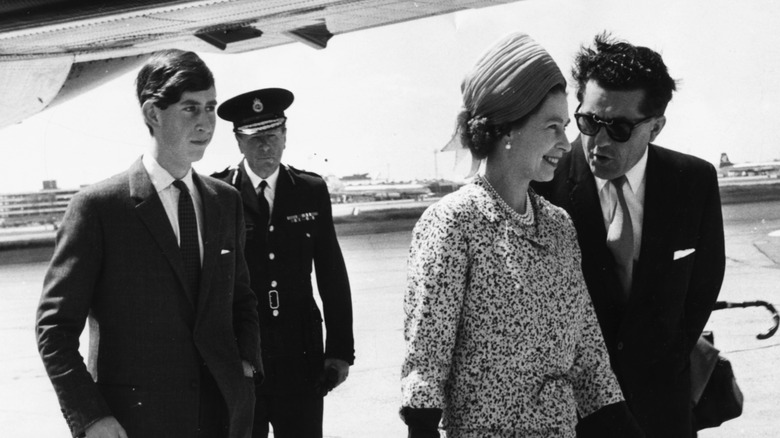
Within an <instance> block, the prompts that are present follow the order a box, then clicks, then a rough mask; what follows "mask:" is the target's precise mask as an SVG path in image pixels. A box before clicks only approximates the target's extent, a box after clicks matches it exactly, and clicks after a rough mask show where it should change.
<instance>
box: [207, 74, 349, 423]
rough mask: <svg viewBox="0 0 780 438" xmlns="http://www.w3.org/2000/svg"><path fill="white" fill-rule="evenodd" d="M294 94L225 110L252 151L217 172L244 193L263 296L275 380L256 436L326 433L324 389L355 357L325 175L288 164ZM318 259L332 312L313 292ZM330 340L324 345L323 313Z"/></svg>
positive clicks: (263, 398)
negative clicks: (284, 158)
mask: <svg viewBox="0 0 780 438" xmlns="http://www.w3.org/2000/svg"><path fill="white" fill-rule="evenodd" d="M292 101H293V94H292V93H291V92H289V91H287V90H284V89H281V88H267V89H262V90H257V91H252V92H249V93H245V94H242V95H239V96H236V97H234V98H232V99H230V100H228V101H226V102H225V103H223V104H222V105H220V107H219V109H218V111H217V114H218V115H219V117H221V118H222V119H225V120H227V121H230V122H232V123H233V130H234V132H235V136H236V140H237V142H238V147H239V149H240V150H241V153H242V154H243V155H244V159H243V160H242V162H241V163H240V164H239V166H238V167H237V168H235V169H228V170H225V171H224V172H221V173H219V174H216V175H214V176H215V177H217V178H221V179H223V180H224V181H226V182H228V183H229V184H231V185H233V186H234V187H235V188H236V189H238V191H239V192H241V196H242V198H243V200H244V215H245V217H246V226H247V243H246V260H247V263H248V265H249V272H250V277H251V284H252V290H253V291H254V292H255V293H256V294H257V298H258V303H259V308H258V310H259V314H260V334H261V336H262V341H263V364H264V366H265V370H266V379H265V381H264V382H263V383H262V385H261V386H259V387H258V388H257V404H256V409H255V425H254V431H253V437H256V438H257V437H267V436H268V432H269V423H270V424H271V425H272V426H273V431H274V436H275V437H276V438H319V437H321V436H322V412H323V396H324V395H325V394H326V393H327V392H328V391H329V390H330V389H332V388H334V387H336V386H338V385H339V384H341V383H342V382H343V381H344V380H345V379H346V378H347V374H348V373H349V366H350V365H352V363H353V361H354V340H353V335H352V301H351V295H350V287H349V279H348V277H347V270H346V267H345V265H344V258H343V256H342V254H341V249H340V248H339V243H338V240H337V239H336V231H335V228H334V226H333V217H332V214H331V206H330V196H329V194H328V188H327V186H326V185H325V181H324V180H323V179H322V178H321V177H320V176H319V175H316V174H314V173H310V172H304V171H301V170H297V169H294V168H292V167H290V166H285V165H282V164H281V159H282V153H283V152H284V149H285V147H286V145H287V127H286V120H287V118H286V117H285V115H284V111H285V110H286V109H287V108H288V107H289V106H290V104H292ZM312 262H313V264H314V267H315V269H316V275H317V289H318V291H319V295H320V298H321V300H322V305H323V312H324V315H322V314H321V313H320V309H319V308H318V307H317V304H316V302H315V301H314V297H313V294H312V284H311V273H312V272H311V271H312ZM323 316H324V320H325V327H326V329H327V340H326V342H325V348H324V349H323V345H322V340H323V336H322V335H323V333H322V321H323Z"/></svg>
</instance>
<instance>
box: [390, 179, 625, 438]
mask: <svg viewBox="0 0 780 438" xmlns="http://www.w3.org/2000/svg"><path fill="white" fill-rule="evenodd" d="M529 199H530V202H531V205H532V207H533V209H534V213H535V216H536V220H535V221H534V223H533V224H532V225H521V224H520V223H519V222H517V221H516V220H514V219H512V218H511V216H510V215H509V214H508V213H507V212H506V211H505V210H503V209H502V207H501V206H500V205H499V204H498V202H497V200H496V199H495V198H494V197H493V195H492V194H491V193H490V192H489V191H488V190H487V188H486V187H485V185H484V182H483V181H482V180H481V179H479V178H478V179H477V180H476V181H475V182H474V183H472V184H469V185H467V186H465V187H463V188H461V189H460V190H459V191H457V192H455V193H453V194H450V195H448V196H446V197H444V198H443V199H442V200H441V201H439V202H438V203H436V204H434V205H432V206H431V207H429V208H428V210H427V211H426V212H425V213H424V214H423V216H422V217H421V218H420V220H419V222H418V223H417V225H416V226H415V228H414V232H413V239H412V246H411V250H410V254H409V260H408V286H407V293H406V297H405V300H404V310H405V314H406V319H405V324H404V337H405V339H406V355H405V358H404V362H403V366H402V376H401V386H402V397H403V399H402V406H408V407H413V408H415V407H416V408H421V407H428V408H440V409H443V411H444V418H443V425H444V429H445V430H446V431H447V433H448V435H447V436H448V438H449V437H465V436H468V437H472V436H480V437H484V436H533V437H537V436H538V437H574V436H575V432H574V428H575V425H576V423H577V412H579V414H580V416H582V417H585V416H587V415H589V414H591V413H593V412H594V411H596V410H597V409H599V408H600V407H602V406H606V405H609V404H612V403H617V402H619V401H622V400H623V395H622V393H621V391H620V387H619V386H618V383H617V380H616V379H615V376H614V375H613V373H612V371H611V369H610V364H609V357H608V355H607V350H606V347H605V346H604V341H603V339H602V336H601V332H600V329H599V325H598V322H597V320H596V315H595V313H594V310H593V306H592V304H591V301H590V296H589V295H588V292H587V290H586V287H585V281H584V280H583V277H582V272H581V268H580V260H581V259H580V252H579V248H578V246H577V237H576V234H575V233H576V232H575V230H574V226H573V225H572V222H571V220H570V219H569V216H568V215H567V214H566V213H565V211H564V210H563V209H560V208H558V207H555V206H553V205H552V204H550V203H548V202H547V201H546V200H545V199H543V198H542V197H540V196H538V195H536V194H535V193H533V191H531V193H530V197H529Z"/></svg>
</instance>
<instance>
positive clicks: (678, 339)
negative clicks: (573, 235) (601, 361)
mask: <svg viewBox="0 0 780 438" xmlns="http://www.w3.org/2000/svg"><path fill="white" fill-rule="evenodd" d="M535 188H536V189H537V190H538V191H539V193H540V194H542V195H543V196H545V197H546V198H547V199H548V200H550V201H551V202H553V203H554V204H557V205H559V206H562V207H563V208H565V209H566V211H568V212H569V214H570V215H571V217H572V220H573V221H574V226H575V227H576V228H577V234H578V239H579V243H580V248H581V249H582V259H583V263H582V266H583V273H584V275H585V281H586V283H587V284H588V290H589V292H590V294H591V297H592V299H593V305H594V306H595V308H596V314H597V315H598V319H599V323H600V325H601V329H602V332H603V334H604V340H605V341H606V344H607V347H608V349H609V353H610V358H611V361H612V366H613V368H614V370H615V374H616V375H617V377H618V380H619V381H620V384H621V386H622V388H623V392H624V394H625V397H626V401H627V402H628V404H629V407H630V408H631V411H632V413H633V414H634V416H635V418H636V419H637V421H638V422H639V424H640V425H641V426H642V428H643V429H644V431H645V432H646V433H647V436H648V437H659V438H660V437H663V438H674V437H686V438H687V437H689V436H691V430H690V427H691V426H690V424H691V418H690V403H691V401H690V400H691V395H690V369H689V368H690V361H689V355H690V353H691V350H692V349H693V346H694V345H695V344H696V341H697V339H698V338H699V335H700V333H701V331H702V330H703V328H704V325H705V323H706V322H707V319H708V318H709V315H710V312H711V310H712V307H713V304H714V302H715V300H716V298H717V296H718V292H719V291H720V286H721V282H722V280H723V272H724V269H725V254H724V239H723V219H722V213H721V208H720V195H719V191H718V182H717V175H716V172H715V169H714V168H713V166H712V165H710V164H709V163H707V162H705V161H703V160H700V159H698V158H695V157H692V156H690V155H685V154H681V153H678V152H674V151H670V150H668V149H664V148H662V147H658V146H655V145H650V146H649V151H648V158H647V171H646V186H645V201H644V202H645V205H644V223H643V225H642V244H641V250H640V254H639V260H638V263H637V265H636V266H635V269H634V274H633V286H632V291H631V294H630V296H629V298H628V300H627V302H626V300H625V299H624V298H621V293H620V288H619V285H618V280H617V276H616V274H615V273H614V259H613V257H612V254H611V252H610V251H609V249H608V248H607V246H606V238H607V232H606V229H605V227H604V222H603V219H602V213H601V208H600V204H599V197H598V193H597V191H596V183H595V180H594V178H593V175H592V174H591V172H590V168H589V167H588V164H587V162H586V160H585V156H584V152H583V149H582V146H581V144H579V141H576V142H574V143H573V144H572V152H571V153H569V154H567V155H566V156H565V157H564V158H563V159H562V160H561V161H560V162H559V163H558V168H557V170H556V173H555V177H554V179H553V180H552V182H550V183H545V184H538V185H536V186H535ZM691 250H693V251H691Z"/></svg>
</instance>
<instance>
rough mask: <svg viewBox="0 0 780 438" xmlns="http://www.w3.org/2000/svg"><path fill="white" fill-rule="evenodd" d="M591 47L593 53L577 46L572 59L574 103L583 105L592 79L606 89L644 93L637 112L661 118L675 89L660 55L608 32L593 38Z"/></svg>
mask: <svg viewBox="0 0 780 438" xmlns="http://www.w3.org/2000/svg"><path fill="white" fill-rule="evenodd" d="M594 44H595V50H594V49H592V48H588V47H585V46H582V47H580V51H579V53H578V54H577V56H576V58H575V60H574V67H573V68H572V76H574V81H575V82H576V83H577V100H578V101H579V102H580V103H582V96H583V93H584V92H585V85H586V84H587V83H588V81H589V80H595V81H596V82H598V84H599V86H601V87H603V88H605V89H608V90H613V91H631V90H644V91H645V98H644V100H643V102H642V105H640V108H639V110H640V111H641V112H642V113H643V114H644V115H646V116H661V115H663V114H664V112H665V111H666V106H667V105H668V104H669V101H670V100H672V92H673V91H675V90H676V89H677V87H676V83H675V80H674V79H672V78H671V76H669V72H668V69H667V68H666V64H664V61H663V59H662V58H661V55H660V54H659V53H657V52H655V51H653V50H651V49H649V48H647V47H640V46H634V45H632V44H629V43H628V42H625V41H618V40H616V39H614V38H612V36H611V35H610V34H609V33H607V32H602V33H601V34H599V35H596V37H595V38H594Z"/></svg>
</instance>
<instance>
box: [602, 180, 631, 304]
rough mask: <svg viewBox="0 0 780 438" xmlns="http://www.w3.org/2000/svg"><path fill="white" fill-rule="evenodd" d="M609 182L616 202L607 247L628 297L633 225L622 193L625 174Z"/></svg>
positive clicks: (608, 231)
mask: <svg viewBox="0 0 780 438" xmlns="http://www.w3.org/2000/svg"><path fill="white" fill-rule="evenodd" d="M611 182H612V184H613V185H614V186H615V190H617V197H618V203H617V205H616V206H615V214H614V215H613V217H612V223H610V224H609V230H607V247H608V248H609V250H610V251H612V255H613V256H614V257H615V270H616V271H617V275H618V279H619V280H620V285H621V287H622V288H623V293H624V294H625V296H626V297H628V295H629V294H630V293H631V275H632V271H633V269H634V227H633V225H632V224H631V213H630V212H629V210H628V204H627V203H626V197H625V196H624V195H623V185H624V184H625V183H626V176H625V175H623V176H621V177H619V178H615V179H613V180H612V181H611Z"/></svg>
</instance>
